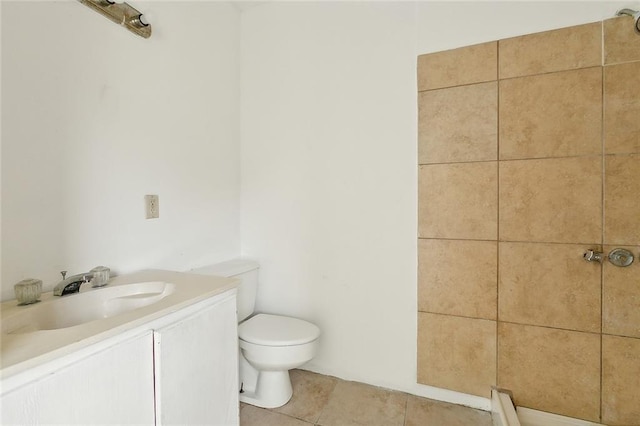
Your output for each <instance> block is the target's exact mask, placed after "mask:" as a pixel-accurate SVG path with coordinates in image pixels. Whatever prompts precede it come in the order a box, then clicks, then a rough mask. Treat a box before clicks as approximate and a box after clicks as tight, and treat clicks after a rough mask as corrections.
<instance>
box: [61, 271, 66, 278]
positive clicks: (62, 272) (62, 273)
mask: <svg viewBox="0 0 640 426" xmlns="http://www.w3.org/2000/svg"><path fill="white" fill-rule="evenodd" d="M60 275H62V279H63V280H64V279H66V278H67V271H60Z"/></svg>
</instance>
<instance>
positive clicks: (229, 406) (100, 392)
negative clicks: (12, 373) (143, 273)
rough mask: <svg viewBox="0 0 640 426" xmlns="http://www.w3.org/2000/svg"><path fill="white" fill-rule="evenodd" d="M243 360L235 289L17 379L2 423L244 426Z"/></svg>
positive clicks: (5, 398)
mask: <svg viewBox="0 0 640 426" xmlns="http://www.w3.org/2000/svg"><path fill="white" fill-rule="evenodd" d="M237 363H238V343H237V320H236V298H235V289H233V290H229V291H226V292H224V293H221V294H218V295H216V296H213V297H211V298H208V299H204V300H201V301H199V302H197V303H195V304H193V305H190V306H186V307H181V308H179V309H176V310H174V311H173V312H170V313H168V314H166V315H163V316H161V317H159V318H155V319H153V320H152V321H149V322H147V323H145V324H142V325H139V326H137V327H136V328H133V329H129V330H127V331H126V332H124V333H122V334H116V335H114V336H110V337H108V338H107V339H105V340H102V341H99V342H97V343H95V344H93V345H90V346H86V347H84V348H82V349H81V350H79V351H77V352H73V353H71V354H67V355H65V356H63V357H60V358H56V359H53V360H51V361H50V362H49V363H47V364H43V365H40V366H38V367H37V368H34V369H30V370H28V371H25V372H24V373H21V374H22V375H26V376H25V377H24V378H25V380H22V381H21V380H17V381H16V378H15V377H13V378H11V381H10V383H11V386H10V387H11V389H6V388H5V389H2V399H1V404H0V413H1V414H0V420H1V424H3V425H14V424H15V425H34V424H64V425H94V424H119V425H125V424H136V425H154V424H156V425H216V426H227V425H229V426H231V425H238V424H239V414H238V412H239V409H238V408H239V407H238V378H237V374H238V373H237V372H238V365H237ZM17 379H21V378H20V377H18V378H17ZM6 383H8V382H5V381H4V380H3V385H5V384H6ZM15 383H20V385H15Z"/></svg>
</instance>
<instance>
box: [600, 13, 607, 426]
mask: <svg viewBox="0 0 640 426" xmlns="http://www.w3.org/2000/svg"><path fill="white" fill-rule="evenodd" d="M601 25H602V26H601V46H602V47H601V48H602V62H601V63H602V65H601V70H602V71H601V72H602V74H601V76H602V87H601V92H600V96H601V102H602V103H601V105H602V109H601V118H600V123H601V125H600V142H601V143H600V146H601V155H602V162H601V167H602V170H601V174H600V176H601V182H600V191H601V194H600V195H601V198H600V206H601V209H602V211H601V216H600V224H601V228H600V242H601V243H602V246H601V247H602V249H603V251H604V227H605V205H604V200H605V177H606V176H605V164H606V155H605V154H606V149H605V96H606V93H605V75H606V73H605V67H604V64H605V43H604V20H603V21H602V22H601ZM603 331H604V264H602V263H601V264H600V395H599V401H598V402H599V407H598V408H599V411H598V419H599V421H600V422H602V414H603V413H602V412H603V410H602V389H603V386H602V385H603V371H602V366H603V356H602V342H603V339H604V338H603V334H602V333H603Z"/></svg>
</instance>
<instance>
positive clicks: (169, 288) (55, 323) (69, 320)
mask: <svg viewBox="0 0 640 426" xmlns="http://www.w3.org/2000/svg"><path fill="white" fill-rule="evenodd" d="M174 291H175V285H174V284H172V283H168V282H163V281H149V282H139V283H132V284H126V285H119V286H113V287H104V288H98V289H89V290H87V291H84V292H80V293H78V294H72V295H68V296H62V297H55V298H53V299H49V300H46V301H44V302H41V303H38V304H35V305H29V306H25V307H23V308H22V310H21V311H20V312H18V313H16V315H13V316H11V317H9V318H6V319H4V320H3V321H2V333H5V334H21V333H30V332H33V331H38V330H57V329H61V328H68V327H73V326H76V325H80V324H85V323H87V322H90V321H95V320H99V319H104V318H110V317H113V316H116V315H120V314H123V313H125V312H129V311H133V310H135V309H138V308H142V307H145V306H149V305H152V304H154V303H157V302H159V301H160V300H162V299H164V298H165V297H167V296H168V295H170V294H172V293H173V292H174Z"/></svg>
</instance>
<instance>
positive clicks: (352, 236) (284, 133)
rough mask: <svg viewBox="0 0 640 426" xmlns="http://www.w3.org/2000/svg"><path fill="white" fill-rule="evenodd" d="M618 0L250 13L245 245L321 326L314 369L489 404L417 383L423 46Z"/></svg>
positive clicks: (565, 18)
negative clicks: (418, 70)
mask: <svg viewBox="0 0 640 426" xmlns="http://www.w3.org/2000/svg"><path fill="white" fill-rule="evenodd" d="M627 4H628V3H627ZM620 5H621V3H617V4H616V3H611V2H609V3H604V2H599V3H578V2H572V3H559V2H553V3H541V2H530V3H529V2H514V3H498V2H475V3H455V2H440V3H435V2H419V3H408V2H405V3H400V2H397V3H392V2H389V3H385V2H359V3H356V2H352V3H350V2H325V3H319V2H305V3H287V2H270V3H267V4H264V5H262V6H259V7H255V8H252V9H249V10H246V11H245V12H244V13H243V15H242V25H241V28H242V36H241V45H242V47H241V56H242V59H241V72H242V79H241V87H242V89H241V90H242V96H241V111H242V112H241V123H242V124H241V129H242V135H241V140H242V157H241V158H242V159H241V162H242V215H241V216H242V222H241V229H242V251H243V254H244V255H246V256H248V257H253V258H256V259H257V260H259V261H260V263H261V265H262V269H261V283H260V285H261V287H260V290H259V300H258V308H259V309H260V310H261V311H265V312H278V313H284V314H289V315H295V316H299V317H302V318H306V319H308V320H311V321H313V322H316V323H317V324H318V325H319V326H320V328H321V329H322V331H323V336H322V343H321V347H320V353H319V354H318V356H317V357H316V359H314V360H313V361H312V362H311V363H310V364H308V365H307V367H306V368H309V369H311V370H314V371H318V372H322V373H328V374H333V375H336V376H339V377H342V378H346V379H351V380H358V381H362V382H367V383H372V384H375V385H380V386H385V387H389V388H394V389H399V390H405V391H409V392H412V393H415V394H419V395H425V396H431V397H436V398H439V399H445V400H451V401H455V402H461V403H465V404H468V405H472V406H477V407H481V408H488V407H489V402H488V400H485V399H483V398H477V397H472V396H465V395H461V394H457V393H455V392H448V391H444V390H437V389H434V388H430V387H428V386H421V385H417V384H416V334H417V333H416V323H417V312H416V310H417V297H416V293H417V289H416V287H417V283H416V281H417V277H416V269H417V268H416V264H417V262H416V258H417V248H416V236H417V216H416V210H417V209H416V205H417V201H416V199H417V178H416V176H417V166H416V164H417V154H416V151H417V142H416V141H417V134H416V128H417V124H416V116H417V101H416V99H417V95H416V81H415V67H416V56H417V55H418V54H421V53H428V52H434V51H439V50H445V49H450V48H454V47H460V46H464V45H470V44H476V43H481V42H485V41H490V40H495V39H498V38H505V37H510V36H516V35H522V34H526V33H530V32H535V31H542V30H547V29H553V28H559V27H563V26H570V25H575V24H581V23H587V22H593V21H597V20H601V19H602V18H605V17H610V16H612V15H613V14H614V13H615V11H616V9H617V7H618V6H620Z"/></svg>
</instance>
